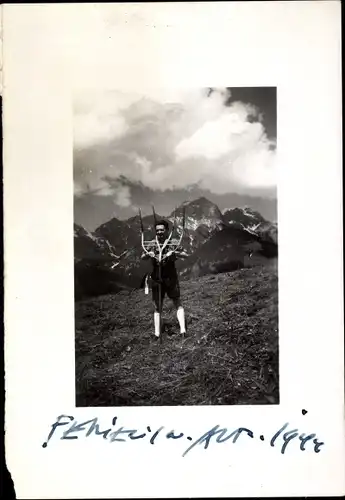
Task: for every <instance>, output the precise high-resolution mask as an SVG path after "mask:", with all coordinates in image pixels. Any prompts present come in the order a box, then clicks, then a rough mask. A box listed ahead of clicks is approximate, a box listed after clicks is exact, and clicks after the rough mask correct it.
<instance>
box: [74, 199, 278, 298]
mask: <svg viewBox="0 0 345 500" xmlns="http://www.w3.org/2000/svg"><path fill="white" fill-rule="evenodd" d="M183 211H184V212H185V231H184V236H183V240H182V246H183V248H184V249H185V250H186V251H187V253H188V254H189V257H188V258H186V259H184V260H180V261H178V262H177V269H178V271H179V273H180V276H181V279H188V278H190V277H199V276H204V275H207V274H217V273H222V272H229V271H232V270H236V269H240V268H244V267H254V266H257V265H265V264H266V263H268V262H271V261H272V259H276V258H277V256H278V240H277V234H278V229H277V224H276V223H272V222H270V221H267V220H266V219H264V217H262V215H261V214H260V213H259V212H257V211H254V210H252V209H251V208H249V207H246V208H232V209H225V210H223V211H221V210H220V209H219V208H218V206H217V205H216V204H214V203H212V202H210V201H209V200H208V199H206V198H204V197H201V198H198V199H196V200H194V201H192V202H185V203H182V204H181V205H180V206H179V207H177V208H176V209H175V210H174V211H173V212H172V213H171V214H170V215H169V216H168V217H161V216H160V215H159V214H157V215H156V217H157V218H158V219H159V218H164V219H166V220H169V221H170V222H171V223H174V222H175V232H174V235H173V236H175V237H176V238H178V237H179V236H180V234H181V227H182V215H183ZM142 220H143V225H144V229H145V239H146V240H149V239H152V238H154V216H153V214H152V215H147V216H145V217H143V219H142ZM140 235H141V233H140V217H139V215H137V216H135V217H130V218H129V219H127V220H119V219H117V218H115V217H114V218H112V219H111V220H109V221H108V222H106V223H104V224H102V225H100V226H99V227H98V228H97V229H96V230H95V231H93V232H90V231H88V230H86V229H85V228H83V227H82V226H80V225H77V224H74V262H75V297H76V299H79V298H83V297H87V296H95V295H101V294H105V293H116V292H118V291H120V290H121V289H124V288H129V289H130V288H138V287H140V285H141V281H142V278H143V276H144V274H145V273H146V272H148V271H149V269H150V265H151V264H150V262H148V261H142V260H141V254H142V247H141V240H140Z"/></svg>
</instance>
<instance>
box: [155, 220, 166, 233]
mask: <svg viewBox="0 0 345 500" xmlns="http://www.w3.org/2000/svg"><path fill="white" fill-rule="evenodd" d="M157 226H164V227H165V229H166V230H167V231H168V230H169V222H168V221H167V220H163V219H162V220H158V221H157V222H156V224H155V228H156V227H157Z"/></svg>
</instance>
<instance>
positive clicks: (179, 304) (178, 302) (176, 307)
mask: <svg viewBox="0 0 345 500" xmlns="http://www.w3.org/2000/svg"><path fill="white" fill-rule="evenodd" d="M173 304H174V306H175V309H176V310H177V309H181V307H182V304H181V300H180V299H173Z"/></svg>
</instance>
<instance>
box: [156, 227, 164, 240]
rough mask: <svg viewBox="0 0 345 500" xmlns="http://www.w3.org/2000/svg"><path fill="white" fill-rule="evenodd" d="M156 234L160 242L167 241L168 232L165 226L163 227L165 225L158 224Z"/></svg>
mask: <svg viewBox="0 0 345 500" xmlns="http://www.w3.org/2000/svg"><path fill="white" fill-rule="evenodd" d="M156 234H157V238H158V239H159V241H163V240H165V239H166V234H167V230H166V229H165V226H163V224H158V225H157V226H156Z"/></svg>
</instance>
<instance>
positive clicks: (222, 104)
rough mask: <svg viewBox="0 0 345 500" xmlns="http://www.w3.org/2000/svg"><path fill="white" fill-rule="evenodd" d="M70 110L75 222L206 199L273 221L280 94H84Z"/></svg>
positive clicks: (92, 224)
mask: <svg viewBox="0 0 345 500" xmlns="http://www.w3.org/2000/svg"><path fill="white" fill-rule="evenodd" d="M73 111H74V113H73V116H74V209H75V222H76V223H79V224H82V225H84V226H85V227H87V228H88V229H90V230H93V229H95V228H96V227H97V226H98V225H100V224H102V223H103V222H106V221H107V220H109V219H111V218H112V217H118V218H120V219H123V218H127V217H130V216H132V215H135V214H136V213H137V210H138V207H139V206H140V207H141V209H142V211H143V212H144V213H146V212H149V211H150V207H151V204H152V203H154V204H155V206H156V209H157V212H158V213H160V214H161V215H166V214H168V213H170V212H171V211H172V210H173V208H174V207H175V206H176V205H179V204H180V203H182V202H183V201H186V200H190V201H191V200H193V199H195V198H197V197H199V196H206V197H207V198H208V199H210V200H211V201H214V202H215V203H217V204H218V205H219V207H220V208H221V209H224V208H225V207H233V206H239V205H250V206H252V207H253V208H254V209H257V210H260V211H261V213H262V214H263V215H264V216H265V217H267V218H269V219H271V220H275V219H276V168H277V167H276V89H275V88H272V87H261V88H216V89H212V88H208V89H194V90H193V89H188V90H179V89H172V90H171V89H166V90H152V91H151V92H150V93H147V92H146V93H145V95H140V94H127V93H123V92H118V91H99V90H97V91H85V92H79V93H78V95H76V96H75V99H74V110H73Z"/></svg>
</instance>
